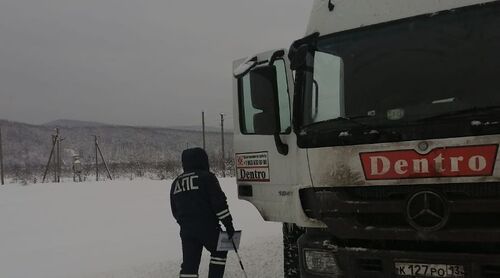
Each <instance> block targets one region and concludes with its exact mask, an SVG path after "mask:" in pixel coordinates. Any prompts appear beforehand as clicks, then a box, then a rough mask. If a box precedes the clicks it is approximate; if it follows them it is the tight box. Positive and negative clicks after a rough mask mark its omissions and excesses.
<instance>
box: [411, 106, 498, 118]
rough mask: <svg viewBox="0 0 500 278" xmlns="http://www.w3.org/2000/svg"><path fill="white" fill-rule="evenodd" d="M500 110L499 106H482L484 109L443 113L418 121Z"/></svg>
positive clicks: (477, 108)
mask: <svg viewBox="0 0 500 278" xmlns="http://www.w3.org/2000/svg"><path fill="white" fill-rule="evenodd" d="M494 110H500V105H492V106H484V107H471V108H467V109H462V110H457V111H451V112H445V113H441V114H437V115H433V116H429V117H425V118H421V119H418V121H419V122H422V121H432V120H437V119H445V118H449V117H454V116H461V115H468V114H476V113H484V112H488V111H494Z"/></svg>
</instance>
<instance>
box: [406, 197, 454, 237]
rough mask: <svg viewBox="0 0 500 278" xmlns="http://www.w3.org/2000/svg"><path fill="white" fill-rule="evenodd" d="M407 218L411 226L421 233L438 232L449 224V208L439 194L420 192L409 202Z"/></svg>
mask: <svg viewBox="0 0 500 278" xmlns="http://www.w3.org/2000/svg"><path fill="white" fill-rule="evenodd" d="M406 217H407V218H408V222H409V223H410V225H411V226H412V227H413V228H415V229H417V230H419V231H423V232H432V231H437V230H439V229H441V228H443V227H444V225H446V222H448V217H449V212H448V206H447V203H446V201H445V200H444V199H443V197H441V196H440V195H439V194H437V193H435V192H433V191H428V190H427V191H420V192H417V193H415V194H414V195H413V196H411V198H410V199H409V200H408V204H407V207H406Z"/></svg>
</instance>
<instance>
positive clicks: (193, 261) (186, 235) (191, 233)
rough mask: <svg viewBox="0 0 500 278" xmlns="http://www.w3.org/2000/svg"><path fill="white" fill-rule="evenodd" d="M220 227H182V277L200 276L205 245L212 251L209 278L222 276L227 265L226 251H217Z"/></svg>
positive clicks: (193, 277) (220, 277)
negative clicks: (199, 269) (195, 228)
mask: <svg viewBox="0 0 500 278" xmlns="http://www.w3.org/2000/svg"><path fill="white" fill-rule="evenodd" d="M219 232H220V229H217V228H210V229H197V230H194V229H189V228H183V227H181V240H182V265H181V273H180V277H182V278H191V277H192V278H196V277H198V268H199V266H200V260H201V253H202V250H203V247H205V248H206V249H207V250H208V251H209V252H210V265H209V269H208V278H222V277H223V276H224V269H225V267H226V258H227V252H226V251H217V240H218V239H219Z"/></svg>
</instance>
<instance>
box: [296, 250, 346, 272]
mask: <svg viewBox="0 0 500 278" xmlns="http://www.w3.org/2000/svg"><path fill="white" fill-rule="evenodd" d="M304 261H305V267H306V269H307V270H309V271H312V272H318V273H330V274H338V272H339V269H338V267H337V262H336V261H335V256H334V254H333V253H332V252H331V251H323V250H313V249H305V250H304Z"/></svg>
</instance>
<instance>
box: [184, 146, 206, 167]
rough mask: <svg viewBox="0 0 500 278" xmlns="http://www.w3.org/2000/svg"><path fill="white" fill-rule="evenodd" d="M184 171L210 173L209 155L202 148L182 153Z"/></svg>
mask: <svg viewBox="0 0 500 278" xmlns="http://www.w3.org/2000/svg"><path fill="white" fill-rule="evenodd" d="M182 169H184V172H185V173H186V172H193V171H200V170H201V171H210V165H209V164H208V155H207V153H206V152H205V150H203V149H202V148H192V149H187V150H184V151H183V152H182Z"/></svg>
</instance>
